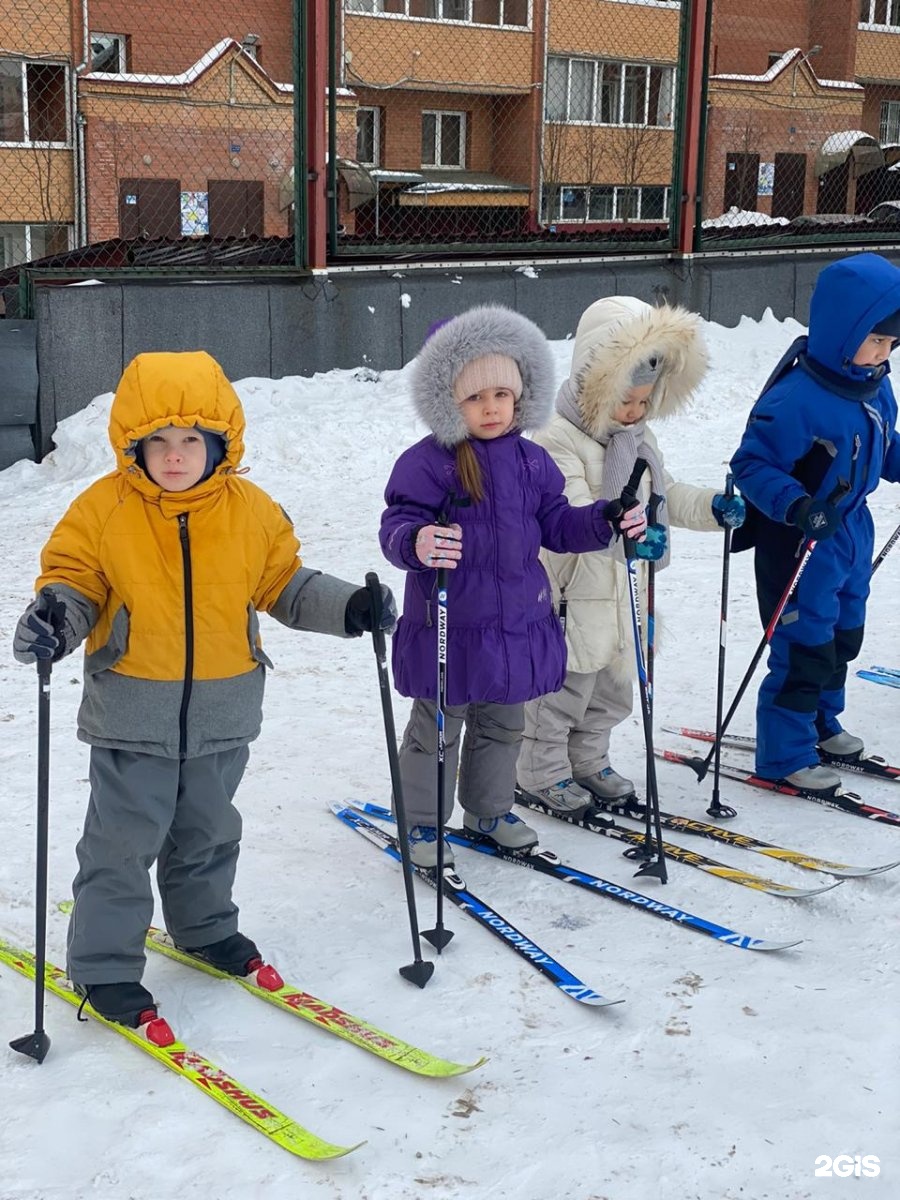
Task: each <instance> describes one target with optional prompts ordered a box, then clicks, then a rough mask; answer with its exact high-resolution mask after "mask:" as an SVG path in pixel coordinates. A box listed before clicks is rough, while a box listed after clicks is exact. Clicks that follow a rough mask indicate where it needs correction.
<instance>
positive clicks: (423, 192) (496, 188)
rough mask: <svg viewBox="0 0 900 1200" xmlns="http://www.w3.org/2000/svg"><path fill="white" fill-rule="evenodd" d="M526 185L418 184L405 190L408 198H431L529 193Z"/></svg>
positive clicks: (461, 182)
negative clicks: (452, 194)
mask: <svg viewBox="0 0 900 1200" xmlns="http://www.w3.org/2000/svg"><path fill="white" fill-rule="evenodd" d="M527 191H528V187H527V185H526V184H524V183H523V184H522V185H521V186H517V185H516V184H512V183H464V182H463V181H462V180H460V182H459V183H428V182H425V183H417V184H416V185H415V186H414V187H409V188H405V189H404V194H405V195H407V196H431V195H434V194H436V193H438V192H527Z"/></svg>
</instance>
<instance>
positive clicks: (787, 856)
mask: <svg viewBox="0 0 900 1200" xmlns="http://www.w3.org/2000/svg"><path fill="white" fill-rule="evenodd" d="M639 804H640V802H639V801H638V805H639ZM606 812H611V813H615V815H616V816H617V817H620V818H622V817H624V818H626V819H627V820H634V821H637V820H641V819H643V818H642V814H641V813H640V812H635V811H634V800H631V801H630V803H628V804H627V805H626V807H625V809H624V810H623V809H622V808H620V807H619V806H618V805H610V806H609V807H604V808H603V809H602V810H601V809H595V810H594V814H593V816H589V819H590V820H591V821H593V822H596V823H602V822H603V821H604V820H606V819H607V818H605V817H604V816H603V815H602V814H603V813H606ZM554 815H555V814H554ZM562 819H563V820H567V819H568V818H565V817H564V818H562ZM572 823H573V824H576V825H578V824H580V822H579V821H574V822H572ZM660 823H661V825H662V827H663V829H669V830H671V831H672V832H674V833H688V834H693V835H694V836H696V837H703V838H709V839H710V840H711V841H714V842H721V843H722V844H723V845H725V846H734V847H736V848H737V849H739V850H750V851H752V852H753V853H754V854H762V855H765V857H767V858H774V859H777V860H778V861H779V862H786V863H791V865H792V866H795V867H803V868H804V869H805V870H808V871H821V872H822V873H823V874H825V875H837V876H838V877H839V878H841V879H866V878H868V877H869V876H870V875H881V874H883V873H884V872H885V871H892V870H893V869H894V868H895V867H900V859H898V860H897V861H896V862H889V863H884V864H883V865H882V866H878V867H854V866H851V865H850V864H849V863H841V862H833V861H832V860H831V859H828V858H817V857H816V856H815V855H813V854H805V853H804V852H803V851H801V850H787V849H785V847H784V846H776V845H775V844H774V843H773V842H764V841H762V840H761V839H760V838H755V837H752V836H751V835H750V834H748V833H738V832H737V831H736V830H734V829H724V828H723V827H722V826H721V825H712V824H710V822H709V821H698V820H697V819H696V818H694V817H685V816H682V815H681V814H680V813H670V812H661V813H660Z"/></svg>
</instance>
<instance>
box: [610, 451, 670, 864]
mask: <svg viewBox="0 0 900 1200" xmlns="http://www.w3.org/2000/svg"><path fill="white" fill-rule="evenodd" d="M646 468H647V463H646V461H645V460H644V459H643V458H639V459H637V460H636V461H635V464H634V470H633V471H632V472H631V478H630V479H629V480H628V483H627V484H626V485H625V487H624V488H623V489H622V494H621V496H620V497H619V499H618V501H616V502H614V504H613V515H614V516H621V514H622V513H625V512H627V511H628V509H630V508H633V507H634V504H635V501H636V499H637V489H638V486H639V485H640V480H641V476H642V475H643V473H644V471H645V470H646ZM623 541H624V546H625V566H626V569H627V571H628V595H629V597H630V600H631V628H632V632H633V634H634V652H635V659H636V662H637V675H638V692H639V693H640V701H641V719H642V721H643V726H644V748H645V753H646V758H647V800H646V812H647V828H646V834H645V838H644V848H643V856H644V858H645V861H644V862H643V863H642V864H641V866H640V867H638V869H637V871H636V872H635V877H637V876H638V875H655V876H656V877H657V878H658V879H659V880H660V881H661V882H662V883H666V882H667V881H668V874H667V872H666V856H665V851H664V850H663V840H662V825H661V821H660V816H659V789H658V786H657V781H656V759H655V756H654V753H653V695H652V688H651V684H650V680H649V677H648V674H647V667H646V663H645V661H644V647H643V639H642V636H641V605H640V598H639V592H638V573H637V555H636V553H635V542H634V540H633V539H632V538H629V537H623ZM651 822H652V823H653V825H654V826H655V834H656V849H655V850H654V848H653V835H652V833H651V828H652V826H651Z"/></svg>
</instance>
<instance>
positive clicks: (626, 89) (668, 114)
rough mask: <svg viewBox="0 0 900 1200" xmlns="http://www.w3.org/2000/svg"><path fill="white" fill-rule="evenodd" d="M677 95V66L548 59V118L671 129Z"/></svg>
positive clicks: (546, 105) (549, 119)
mask: <svg viewBox="0 0 900 1200" xmlns="http://www.w3.org/2000/svg"><path fill="white" fill-rule="evenodd" d="M897 3H898V4H900V0H897ZM674 98H675V70H674V68H673V67H657V66H651V65H650V64H649V63H618V62H602V61H600V60H598V59H593V58H558V57H555V56H551V57H550V58H548V59H547V97H546V103H545V112H546V120H548V121H561V122H583V123H585V124H591V125H652V126H657V127H660V128H663V129H671V128H672V126H673V116H674V114H673V109H674Z"/></svg>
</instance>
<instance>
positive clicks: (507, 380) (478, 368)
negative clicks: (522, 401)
mask: <svg viewBox="0 0 900 1200" xmlns="http://www.w3.org/2000/svg"><path fill="white" fill-rule="evenodd" d="M485 388H509V390H510V391H511V392H512V394H513V395H514V396H515V398H516V400H518V399H519V397H520V396H521V395H522V376H521V373H520V372H519V366H518V363H517V362H516V360H515V359H514V358H510V357H509V355H508V354H483V355H482V356H481V357H480V358H473V359H472V361H471V362H468V363H466V365H465V366H464V367H463V369H462V370H461V371H460V373H459V374H458V375H457V376H456V378H455V379H454V380H453V399H454V400H455V401H456V402H457V403H458V404H461V403H462V401H463V400H466V399H468V397H469V396H474V395H475V393H476V392H481V391H484V389H485Z"/></svg>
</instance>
